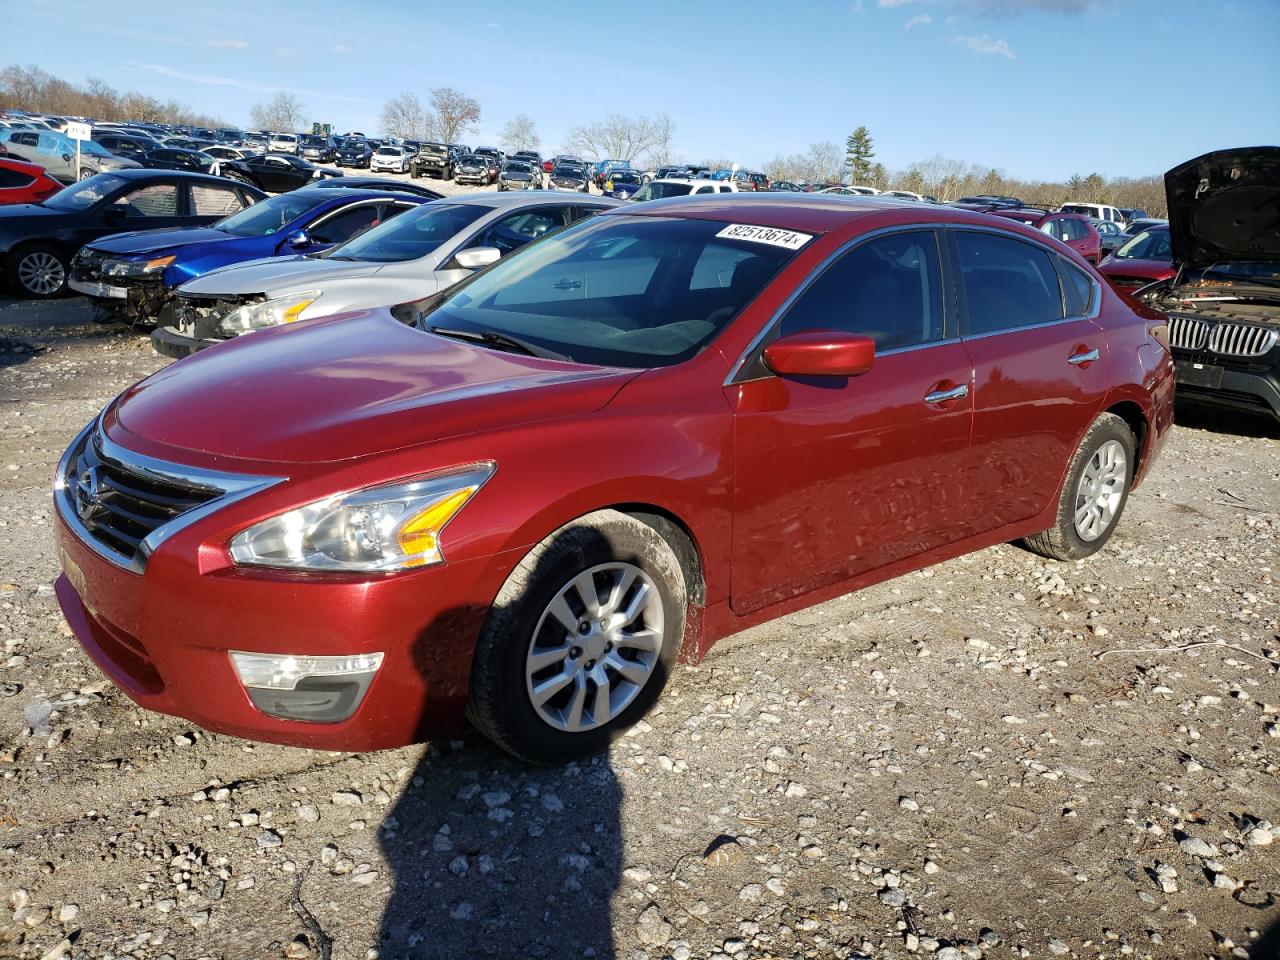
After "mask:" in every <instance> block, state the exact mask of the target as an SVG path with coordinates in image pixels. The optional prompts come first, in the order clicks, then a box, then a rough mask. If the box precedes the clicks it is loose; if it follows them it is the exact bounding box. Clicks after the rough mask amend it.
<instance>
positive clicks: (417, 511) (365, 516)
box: [231, 462, 496, 573]
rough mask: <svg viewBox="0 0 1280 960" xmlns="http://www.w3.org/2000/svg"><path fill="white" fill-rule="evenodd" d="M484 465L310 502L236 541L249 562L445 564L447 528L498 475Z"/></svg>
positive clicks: (321, 566)
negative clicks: (443, 539) (443, 549)
mask: <svg viewBox="0 0 1280 960" xmlns="http://www.w3.org/2000/svg"><path fill="white" fill-rule="evenodd" d="M495 469H496V464H494V463H492V462H486V463H478V464H474V465H472V466H469V467H463V468H460V469H456V470H451V471H449V472H448V473H440V474H435V475H433V476H429V477H423V478H420V479H418V480H410V481H408V482H405V483H395V484H389V485H387V486H381V487H370V488H369V489H367V490H357V491H355V492H354V493H346V494H341V495H339V496H336V497H330V498H329V499H327V500H320V501H318V502H316V503H309V504H307V505H306V506H303V507H298V508H297V509H296V510H290V511H289V512H288V513H282V514H280V515H278V516H275V517H271V518H270V519H269V520H263V521H262V522H261V523H257V524H254V525H253V526H252V527H249V528H248V529H247V530H242V531H241V532H240V533H238V534H236V535H235V537H234V538H233V539H232V540H231V558H232V559H233V560H234V561H235V562H236V563H237V564H240V565H242V566H261V567H284V568H287V569H293V570H324V571H338V572H349V571H361V572H373V573H391V572H395V571H397V570H409V569H412V568H414V567H425V566H430V565H432V564H437V563H444V554H443V553H442V552H441V550H440V532H441V531H442V530H443V529H444V527H445V525H446V524H447V523H448V522H449V521H450V520H452V519H453V518H454V517H455V516H456V515H457V513H458V511H460V510H461V509H462V508H463V507H464V506H465V505H466V503H467V501H468V500H470V499H471V497H472V496H473V495H474V494H475V492H476V491H477V490H479V489H480V488H481V487H482V486H484V484H485V482H486V481H487V480H488V479H489V478H490V477H491V476H493V472H494V470H495Z"/></svg>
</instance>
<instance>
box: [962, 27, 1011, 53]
mask: <svg viewBox="0 0 1280 960" xmlns="http://www.w3.org/2000/svg"><path fill="white" fill-rule="evenodd" d="M956 43H958V44H959V45H960V46H962V47H968V48H969V49H970V50H972V51H973V52H974V53H984V54H991V55H998V56H1001V57H1008V58H1009V59H1010V60H1013V59H1014V54H1013V51H1012V50H1010V49H1009V44H1007V43H1005V42H1004V41H1003V40H992V39H991V37H990V36H989V35H988V34H985V33H984V34H982V35H981V36H977V37H956Z"/></svg>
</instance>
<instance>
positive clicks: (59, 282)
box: [5, 243, 67, 300]
mask: <svg viewBox="0 0 1280 960" xmlns="http://www.w3.org/2000/svg"><path fill="white" fill-rule="evenodd" d="M5 274H6V277H7V279H8V281H9V287H10V289H12V290H13V291H15V292H16V293H20V294H22V295H23V296H25V297H30V298H31V299H32V300H52V299H54V298H55V297H60V296H62V295H63V294H64V293H66V292H67V258H66V257H65V256H63V254H62V252H61V251H60V250H58V248H57V247H53V246H50V245H49V244H47V243H31V244H27V245H26V246H24V247H20V248H18V249H17V250H15V251H14V252H13V253H11V254H10V255H9V259H8V260H7V261H6V262H5Z"/></svg>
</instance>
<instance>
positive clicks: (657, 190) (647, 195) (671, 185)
mask: <svg viewBox="0 0 1280 960" xmlns="http://www.w3.org/2000/svg"><path fill="white" fill-rule="evenodd" d="M740 192H741V191H740V190H739V189H738V185H737V184H736V183H734V182H733V181H732V180H677V179H676V178H674V177H662V178H660V179H658V180H650V181H649V182H648V183H646V184H645V185H644V186H642V187H641V188H640V189H639V190H637V191H636V192H635V193H633V194H632V195H631V200H632V201H633V202H641V201H644V200H665V199H667V197H688V196H696V195H703V196H707V195H710V194H713V193H740Z"/></svg>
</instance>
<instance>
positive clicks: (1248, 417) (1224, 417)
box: [1174, 398, 1280, 440]
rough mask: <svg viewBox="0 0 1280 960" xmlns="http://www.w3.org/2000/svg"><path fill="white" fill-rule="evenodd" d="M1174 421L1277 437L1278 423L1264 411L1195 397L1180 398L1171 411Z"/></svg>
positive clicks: (1239, 433)
mask: <svg viewBox="0 0 1280 960" xmlns="http://www.w3.org/2000/svg"><path fill="white" fill-rule="evenodd" d="M1174 422H1175V423H1176V424H1177V425H1178V426H1180V427H1190V428H1191V429H1193V430H1212V431H1213V432H1214V433H1226V434H1231V435H1232V436H1237V437H1257V438H1266V439H1270V440H1280V422H1278V421H1276V420H1275V419H1273V418H1272V417H1269V416H1267V415H1266V414H1265V413H1249V412H1248V411H1246V410H1231V409H1228V408H1225V407H1215V406H1213V405H1211V404H1207V403H1198V402H1196V401H1195V400H1187V399H1182V398H1179V400H1178V401H1177V406H1176V408H1175V410H1174Z"/></svg>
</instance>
